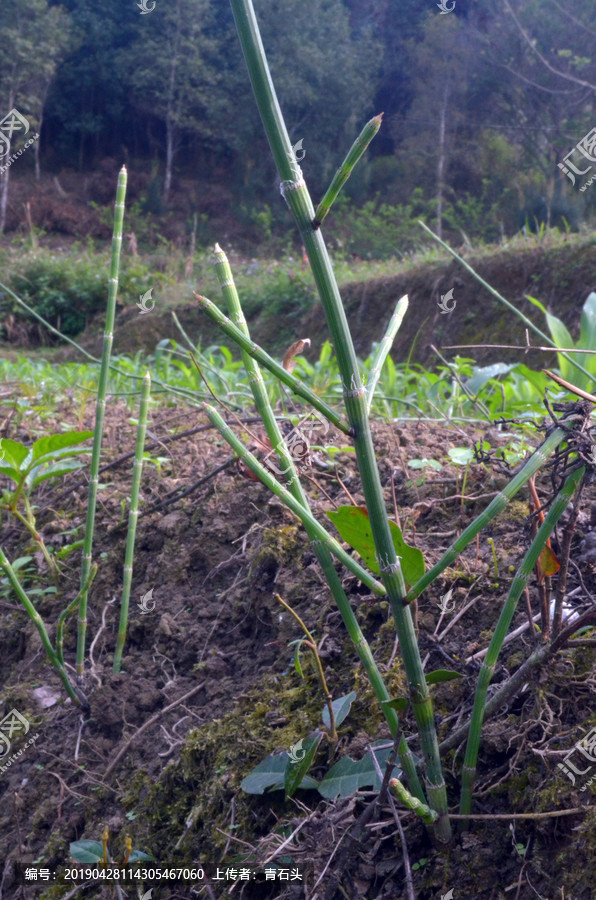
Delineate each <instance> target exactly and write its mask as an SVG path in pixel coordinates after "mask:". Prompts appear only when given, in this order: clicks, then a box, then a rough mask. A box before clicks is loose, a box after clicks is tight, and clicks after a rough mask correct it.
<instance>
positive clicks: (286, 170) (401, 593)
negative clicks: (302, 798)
mask: <svg viewBox="0 0 596 900" xmlns="http://www.w3.org/2000/svg"><path fill="white" fill-rule="evenodd" d="M231 5H232V12H233V14H234V19H235V22H236V29H237V31H238V35H239V38H240V43H241V45H242V50H243V52H244V57H245V60H246V63H247V67H248V71H249V75H250V79H251V82H252V86H253V91H254V94H255V98H256V101H257V105H258V108H259V112H260V114H261V119H262V120H263V124H264V127H265V131H266V134H267V138H268V140H269V145H270V147H271V150H272V153H273V157H274V159H275V163H276V165H277V168H278V171H279V173H280V176H281V178H282V183H281V186H280V189H281V193H282V196H283V197H284V199H285V201H286V203H287V205H288V206H289V208H290V210H291V212H292V213H293V215H294V218H295V220H296V223H297V225H298V229H299V232H300V236H301V238H302V242H303V244H304V247H305V250H306V253H307V255H308V259H309V261H310V265H311V268H312V272H313V276H314V279H315V284H316V286H317V290H318V293H319V297H320V299H321V303H322V305H323V309H324V311H325V316H326V319H327V324H328V327H329V330H330V334H331V340H332V343H333V346H334V349H335V354H336V358H337V362H338V366H339V370H340V374H341V378H342V383H343V389H344V400H345V408H346V413H347V417H348V420H349V422H350V425H351V427H352V432H353V438H354V445H355V450H356V458H357V461H358V468H359V470H360V476H361V479H362V488H363V493H364V497H365V501H366V506H367V509H368V514H369V518H370V524H371V530H372V536H373V541H374V544H375V548H376V553H377V557H378V560H379V567H380V572H381V576H382V580H383V584H384V586H385V589H386V591H387V599H388V600H389V603H390V606H391V610H392V613H393V618H394V621H395V626H396V629H397V634H398V638H399V644H400V650H401V654H402V659H403V661H404V668H405V671H406V676H407V679H408V686H409V693H410V699H411V702H412V709H413V711H414V715H415V717H416V722H417V725H418V731H419V734H420V742H421V747H422V752H423V754H424V759H425V762H426V782H427V795H428V801H429V805H430V806H431V807H432V808H433V809H435V810H436V812H438V814H439V818H438V820H437V822H436V823H435V824H434V825H433V834H434V836H435V838H436V839H437V840H438V841H439V842H441V843H445V842H448V841H449V840H450V838H451V827H450V825H449V816H448V808H447V791H446V786H445V781H444V778H443V771H442V767H441V761H440V757H439V749H438V741H437V733H436V728H435V721H434V713H433V706H432V701H431V698H430V694H429V691H428V686H427V684H426V679H425V676H424V670H423V667H422V660H421V657H420V651H419V648H418V644H417V641H416V634H415V631H414V625H413V622H412V617H411V612H410V609H409V607H408V606H407V605H406V604H404V597H405V595H406V586H405V582H404V578H403V574H402V571H401V566H400V563H399V560H398V558H397V555H396V552H395V547H394V545H393V540H392V536H391V530H390V527H389V518H388V515H387V510H386V509H385V503H384V498H383V490H382V487H381V480H380V476H379V470H378V467H377V464H376V458H375V450H374V446H373V441H372V435H371V431H370V423H369V419H368V412H367V404H366V396H365V390H364V387H363V385H362V382H361V378H360V371H359V366H358V360H357V358H356V353H355V350H354V344H353V341H352V336H351V334H350V330H349V327H348V322H347V319H346V313H345V310H344V307H343V304H342V301H341V297H340V294H339V289H338V287H337V282H336V279H335V276H334V273H333V269H332V266H331V261H330V259H329V254H328V252H327V247H326V245H325V242H324V240H323V236H322V234H321V229H319V228H316V229H315V227H314V225H313V220H314V218H315V212H314V208H313V204H312V200H311V198H310V194H309V193H308V190H307V187H306V184H305V182H304V178H303V176H302V172H301V170H300V167H299V166H298V165H297V163H296V160H295V157H294V154H293V151H292V147H291V145H290V140H289V137H288V133H287V129H286V126H285V123H284V120H283V116H282V114H281V110H280V107H279V103H278V101H277V97H276V94H275V89H274V86H273V81H272V79H271V75H270V72H269V68H268V65H267V60H266V57H265V51H264V49H263V45H262V42H261V39H260V35H259V29H258V25H257V21H256V16H255V12H254V8H253V5H252V2H251V0H231Z"/></svg>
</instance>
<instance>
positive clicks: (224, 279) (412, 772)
mask: <svg viewBox="0 0 596 900" xmlns="http://www.w3.org/2000/svg"><path fill="white" fill-rule="evenodd" d="M215 258H216V272H217V277H218V279H219V283H220V287H221V289H222V293H223V295H224V298H225V300H226V303H227V306H228V310H229V313H230V318H231V319H232V321H233V322H234V323H235V324H236V325H237V327H238V328H239V329H240V330H241V331H243V332H244V334H245V335H246V337H247V338H250V334H249V330H248V326H247V324H246V320H245V318H244V314H243V312H242V307H241V304H240V298H239V296H238V291H237V290H236V285H235V283H234V276H233V274H232V270H231V268H230V264H229V262H228V258H227V256H226V254H225V253H224V252H223V250H222V249H221V247H220V246H219V244H216V245H215ZM242 361H243V363H244V367H245V369H246V373H247V375H248V380H249V383H250V386H251V389H252V393H253V397H254V401H255V406H256V408H257V411H258V413H259V415H260V416H261V418H262V420H263V424H264V426H265V430H266V432H267V436H268V438H269V441H270V443H271V446H272V447H275V448H276V450H277V456H278V459H279V462H280V464H281V466H282V471H284V472H285V473H286V481H287V485H288V490H289V491H290V493H291V494H292V496H293V497H294V499H295V500H296V501H297V502H298V503H300V505H301V506H302V507H304V509H305V510H307V511H308V512H309V513H310V512H311V510H310V505H309V502H308V497H307V496H306V494H305V493H304V490H303V489H302V485H301V483H300V480H299V478H298V473H297V472H296V467H295V465H294V460H293V458H292V456H291V454H290V453H289V451H288V447H287V445H286V442H285V440H284V438H283V435H282V433H281V431H280V428H279V425H278V423H277V420H276V418H275V415H274V412H273V409H272V408H271V404H270V402H269V397H268V396H267V391H266V389H265V385H264V383H263V378H262V375H261V371H260V369H259V366H258V363H257V362H256V361H255V360H254V359H253V358H252V356H250V354H248V353H247V352H246V351H245V350H243V351H242ZM304 524H305V530H306V533H307V534H308V536H309V538H310V540H311V541H312V542H313V546H314V551H315V555H316V557H317V559H318V561H319V563H320V565H321V568H322V569H323V573H324V575H325V578H326V580H327V584H328V585H329V588H330V590H331V593H332V594H333V597H334V599H335V602H336V603H337V606H338V609H339V611H340V614H341V617H342V619H343V621H344V624H345V626H346V629H347V632H348V634H349V636H350V638H351V640H352V642H353V644H354V646H355V648H356V652H357V653H358V656H359V658H360V661H361V663H362V665H363V667H364V669H365V671H366V673H367V675H368V678H369V680H370V682H371V685H372V688H373V691H374V693H375V696H376V697H377V699H378V701H379V703H380V704H381V709H382V711H383V715H384V716H385V719H386V721H387V724H388V725H389V729H390V731H391V735H392V737H395V735H396V734H397V732H398V729H399V719H398V716H397V713H396V712H395V710H394V709H391V707H389V706H388V705H387V703H386V702H384V701H387V700H389V699H390V695H389V692H388V690H387V687H386V685H385V682H384V681H383V677H382V675H381V673H380V672H379V669H378V666H377V664H376V662H375V660H374V657H373V655H372V652H371V649H370V646H369V644H368V642H367V640H366V638H365V637H364V634H363V633H362V629H361V628H360V625H359V624H358V620H357V618H356V615H355V613H354V610H353V609H352V607H351V606H350V601H349V600H348V598H347V596H346V592H345V591H344V589H343V587H342V583H341V579H340V577H339V575H338V574H337V572H336V571H335V566H334V564H333V558H332V556H331V553H330V552H329V550H327V548H326V547H325V546H324V545H321V544H320V543H319V541H318V536H317V533H316V532H315V531H314V530H313V528H312V526H311V525H310V523H308V522H305V523H304ZM398 752H399V757H400V763H401V767H402V770H403V772H404V774H405V776H406V778H407V780H408V784H409V785H410V789H411V791H412V793H414V794H415V795H416V796H417V797H419V798H420V799H424V792H423V790H422V785H421V784H420V779H419V777H418V773H417V772H416V767H415V764H414V760H413V757H412V753H411V750H410V748H409V746H408V744H407V742H406V740H405V737H404V736H403V735H402V737H401V740H400V743H399V747H398Z"/></svg>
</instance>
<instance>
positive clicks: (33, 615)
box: [0, 547, 89, 712]
mask: <svg viewBox="0 0 596 900" xmlns="http://www.w3.org/2000/svg"><path fill="white" fill-rule="evenodd" d="M0 567H1V568H2V569H3V570H4V572H5V573H6V576H7V578H8V580H9V581H10V583H11V585H12V588H13V590H14V592H15V594H16V595H17V597H18V598H19V600H20V601H21V603H22V604H23V606H24V607H25V609H26V610H27V612H28V614H29V618H30V619H31V621H32V622H33V624H34V625H35V627H36V628H37V631H38V634H39V636H40V638H41V643H42V644H43V648H44V650H45V651H46V653H47V655H48V658H49V660H50V662H51V663H52V665H53V666H54V668H55V670H56V672H57V673H58V677H59V678H60V681H61V682H62V684H63V685H64V688H65V690H66V693H67V694H68V696H69V697H70V699H71V700H72V701H73V702H74V703H76V704H77V706H80V707H82V708H83V710H84V711H85V712H87V711H88V710H89V703H88V702H87V698H86V697H85V695H84V694H83V692H82V691H80V690H78V689H77V688H76V687H75V686H74V685H73V684H71V681H70V678H69V677H68V673H67V671H66V669H65V667H64V666H63V665H62V663H61V662H60V659H59V658H58V655H57V653H56V651H55V650H54V648H53V647H52V644H51V641H50V638H49V635H48V632H47V630H46V626H45V624H44V622H43V619H42V618H41V616H40V615H39V613H38V612H37V610H36V609H35V607H34V605H33V604H32V602H31V600H30V599H29V597H28V596H27V594H26V593H25V591H24V590H23V588H22V586H21V582H20V581H19V579H18V577H17V575H16V572H15V571H14V569H13V567H12V566H11V564H10V562H9V561H8V559H7V557H6V554H5V553H4V550H3V549H2V547H0Z"/></svg>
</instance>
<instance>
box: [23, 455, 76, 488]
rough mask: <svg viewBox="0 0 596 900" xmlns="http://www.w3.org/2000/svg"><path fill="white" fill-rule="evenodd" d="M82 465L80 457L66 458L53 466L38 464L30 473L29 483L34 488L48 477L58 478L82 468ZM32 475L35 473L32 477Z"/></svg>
mask: <svg viewBox="0 0 596 900" xmlns="http://www.w3.org/2000/svg"><path fill="white" fill-rule="evenodd" d="M82 465H83V464H82V463H81V462H80V461H79V460H78V459H73V460H70V461H67V460H64V461H63V462H57V463H55V464H54V465H53V466H47V467H46V466H36V467H35V469H33V472H32V473H30V474H29V476H28V478H27V485H28V486H30V487H32V488H34V487H35V485H37V484H39V483H40V481H45V480H46V479H48V478H58V477H59V476H61V475H67V474H68V473H69V472H74V471H76V470H77V469H80V468H82ZM33 473H35V474H33ZM37 473H39V474H37ZM31 475H33V478H32V479H31Z"/></svg>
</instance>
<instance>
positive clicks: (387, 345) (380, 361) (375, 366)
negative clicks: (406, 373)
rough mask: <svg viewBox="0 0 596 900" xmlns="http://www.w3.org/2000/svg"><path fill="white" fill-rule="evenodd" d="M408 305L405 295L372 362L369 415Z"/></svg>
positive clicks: (367, 402)
mask: <svg viewBox="0 0 596 900" xmlns="http://www.w3.org/2000/svg"><path fill="white" fill-rule="evenodd" d="M408 305H409V300H408V295H407V294H405V295H404V296H403V297H401V298H400V299H399V300H398V301H397V306H396V307H395V311H394V313H393V315H392V316H391V318H390V319H389V324H388V325H387V328H386V330H385V334H384V335H383V337H382V339H381V342H380V344H379V346H378V347H377V349H376V352H375V355H374V359H373V361H372V366H371V370H370V372H369V375H368V383H367V385H366V408H367V411H368V413H369V415H370V408H371V405H372V402H373V396H374V393H375V388H376V386H377V382H378V381H379V377H380V375H381V370H382V368H383V365H384V363H385V360H386V359H387V355H388V353H389V351H390V350H391V347H392V345H393V342H394V340H395V335H396V334H397V332H398V331H399V329H400V326H401V323H402V321H403V318H404V316H405V314H406V312H407V310H408Z"/></svg>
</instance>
